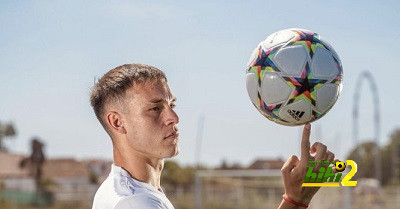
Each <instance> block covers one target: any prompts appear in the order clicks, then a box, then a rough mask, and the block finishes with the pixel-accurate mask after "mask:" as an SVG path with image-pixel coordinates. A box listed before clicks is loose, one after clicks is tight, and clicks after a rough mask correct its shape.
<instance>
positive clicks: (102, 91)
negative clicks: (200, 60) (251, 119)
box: [90, 64, 334, 209]
mask: <svg viewBox="0 0 400 209" xmlns="http://www.w3.org/2000/svg"><path fill="white" fill-rule="evenodd" d="M90 102H91V105H92V106H93V109H94V112H95V114H96V117H97V118H98V119H99V121H100V123H101V124H102V126H103V127H104V129H105V130H106V132H107V133H108V134H109V135H110V137H111V140H112V143H113V154H114V163H113V165H112V168H111V173H110V175H109V176H108V178H107V179H106V180H105V181H104V182H103V183H102V185H101V186H100V188H99V189H98V191H97V193H96V196H95V198H94V201H93V209H172V208H174V207H173V206H172V204H171V202H170V201H169V200H168V198H167V197H166V196H165V194H164V193H163V191H162V189H161V186H160V177H161V172H162V169H163V166H164V159H165V158H170V157H173V156H175V155H177V154H178V153H179V147H178V140H179V132H178V127H177V125H178V123H179V117H178V115H177V114H176V112H175V111H174V107H175V102H176V98H175V97H174V95H173V94H172V92H171V90H170V89H169V87H168V84H167V78H166V77H165V74H164V73H163V72H162V71H160V70H158V69H157V68H154V67H152V66H148V65H143V64H126V65H122V66H119V67H117V68H115V69H112V70H110V71H109V72H108V73H106V74H105V75H104V76H103V77H102V78H101V79H100V80H99V81H98V82H97V83H96V84H95V86H94V87H93V88H92V92H91V97H90ZM310 129H311V126H310V124H307V125H305V126H304V130H303V138H302V145H301V146H302V148H301V149H302V150H301V159H300V160H299V159H298V158H297V157H296V156H294V155H293V156H291V157H290V158H289V159H288V160H287V161H286V163H285V164H284V166H283V167H282V176H283V182H284V185H285V194H284V199H283V200H282V202H281V204H280V205H279V206H278V208H282V209H283V208H302V207H303V208H304V207H306V205H308V204H309V202H310V201H311V198H312V197H313V196H314V194H315V193H316V192H317V191H318V189H319V188H317V187H302V186H301V185H302V183H303V180H304V177H305V174H306V171H307V166H306V163H307V162H308V160H309V159H313V160H315V161H318V160H320V159H323V160H330V161H332V160H333V159H334V154H333V153H331V152H330V151H328V150H327V148H326V146H325V145H323V144H321V143H318V142H317V143H315V144H314V145H313V146H312V147H310V141H309V137H310ZM310 153H314V154H315V156H311V154H310ZM315 169H319V168H318V167H317V168H315Z"/></svg>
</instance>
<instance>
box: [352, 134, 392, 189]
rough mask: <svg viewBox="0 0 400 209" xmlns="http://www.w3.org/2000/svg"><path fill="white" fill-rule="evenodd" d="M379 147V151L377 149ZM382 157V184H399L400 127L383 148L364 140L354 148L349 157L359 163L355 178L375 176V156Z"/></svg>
mask: <svg viewBox="0 0 400 209" xmlns="http://www.w3.org/2000/svg"><path fill="white" fill-rule="evenodd" d="M377 148H378V150H379V152H378V153H376V152H375V150H376V149H377ZM378 154H379V155H380V157H381V166H382V167H381V169H382V182H381V183H382V184H383V185H388V184H399V182H400V129H396V130H395V131H393V133H392V134H391V136H390V141H389V143H388V144H387V145H385V146H384V147H383V148H380V147H377V145H376V144H375V143H374V142H364V143H362V144H360V145H358V146H357V147H356V148H354V149H353V150H352V151H351V152H350V154H349V156H348V157H347V159H349V160H354V161H355V162H356V163H357V166H358V168H359V169H358V170H357V173H356V174H355V175H354V177H353V178H354V180H356V179H359V178H375V177H376V175H375V158H376V157H377V155H378Z"/></svg>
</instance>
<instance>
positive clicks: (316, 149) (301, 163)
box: [278, 123, 335, 209]
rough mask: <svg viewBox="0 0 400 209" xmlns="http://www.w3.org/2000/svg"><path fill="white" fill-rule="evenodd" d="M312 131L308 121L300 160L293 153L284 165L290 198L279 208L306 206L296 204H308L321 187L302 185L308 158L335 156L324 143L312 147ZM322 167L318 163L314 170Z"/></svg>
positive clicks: (285, 180) (284, 174) (317, 143)
mask: <svg viewBox="0 0 400 209" xmlns="http://www.w3.org/2000/svg"><path fill="white" fill-rule="evenodd" d="M310 132H311V125H310V124H309V123H308V124H306V125H304V129H303V136H302V139H301V159H300V160H299V159H298V158H297V156H295V155H292V156H291V157H289V159H288V160H287V161H286V162H285V164H284V165H283V167H282V178H283V183H284V185H285V195H286V197H287V199H288V200H282V202H281V204H280V205H279V207H278V209H292V208H305V207H301V206H296V205H308V204H309V203H310V202H311V199H312V197H313V196H314V195H315V193H317V191H318V190H319V188H320V187H302V184H303V181H304V178H305V176H306V172H307V162H308V160H309V159H311V160H313V161H319V160H321V159H322V160H324V161H326V160H329V162H331V161H332V160H333V159H334V158H335V155H334V154H333V153H332V152H330V151H329V150H328V149H327V147H326V146H325V145H324V144H322V143H319V142H316V143H314V144H313V146H312V147H310ZM311 154H313V155H314V157H313V156H311ZM320 167H321V164H318V165H316V166H315V168H314V170H318V169H319V168H320ZM291 202H294V203H291Z"/></svg>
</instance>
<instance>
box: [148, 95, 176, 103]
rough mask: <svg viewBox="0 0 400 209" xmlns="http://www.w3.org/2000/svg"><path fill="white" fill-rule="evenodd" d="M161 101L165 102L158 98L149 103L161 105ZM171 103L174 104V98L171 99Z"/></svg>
mask: <svg viewBox="0 0 400 209" xmlns="http://www.w3.org/2000/svg"><path fill="white" fill-rule="evenodd" d="M163 101H165V100H164V99H159V98H155V99H152V100H150V102H151V103H154V104H157V103H161V102H163ZM171 102H176V97H173V98H172V100H171Z"/></svg>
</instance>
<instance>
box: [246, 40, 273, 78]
mask: <svg viewBox="0 0 400 209" xmlns="http://www.w3.org/2000/svg"><path fill="white" fill-rule="evenodd" d="M277 50H278V49H270V50H264V49H263V47H262V46H260V47H259V48H258V52H257V57H256V59H254V61H253V62H252V63H251V65H250V67H249V69H248V71H252V72H254V73H255V74H256V75H257V78H258V85H259V86H261V81H262V79H263V77H264V74H265V72H267V71H268V72H280V70H279V69H278V67H277V66H276V65H275V63H274V62H273V61H272V57H274V56H275V53H276V51H277Z"/></svg>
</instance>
